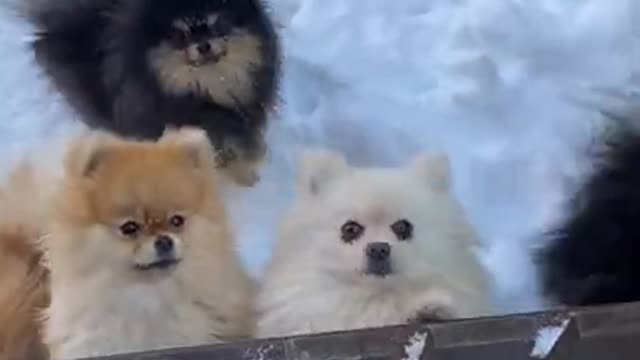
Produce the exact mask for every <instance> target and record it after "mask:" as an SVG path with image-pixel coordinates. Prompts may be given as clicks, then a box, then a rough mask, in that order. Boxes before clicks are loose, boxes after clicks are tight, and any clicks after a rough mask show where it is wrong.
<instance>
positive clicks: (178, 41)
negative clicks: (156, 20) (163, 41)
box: [171, 29, 188, 46]
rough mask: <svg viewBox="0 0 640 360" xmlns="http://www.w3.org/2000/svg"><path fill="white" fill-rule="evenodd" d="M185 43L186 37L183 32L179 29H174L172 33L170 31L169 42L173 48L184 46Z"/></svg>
mask: <svg viewBox="0 0 640 360" xmlns="http://www.w3.org/2000/svg"><path fill="white" fill-rule="evenodd" d="M187 41H188V36H187V34H186V33H185V32H184V31H182V30H180V29H174V30H173V31H171V42H172V43H173V44H174V45H175V46H186V44H187Z"/></svg>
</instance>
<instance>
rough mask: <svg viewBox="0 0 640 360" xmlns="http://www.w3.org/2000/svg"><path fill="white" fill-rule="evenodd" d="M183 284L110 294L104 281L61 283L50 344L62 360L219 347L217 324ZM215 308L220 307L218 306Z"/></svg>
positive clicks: (164, 283)
mask: <svg viewBox="0 0 640 360" xmlns="http://www.w3.org/2000/svg"><path fill="white" fill-rule="evenodd" d="M178 285H179V284H176V283H173V282H171V281H161V282H159V283H158V284H140V285H137V286H132V285H129V286H127V287H124V288H123V289H122V290H121V291H114V292H112V293H105V292H104V291H102V290H101V289H103V288H104V287H105V286H114V288H119V287H118V286H117V285H115V284H113V285H111V284H108V282H107V283H101V281H100V280H99V279H96V280H95V283H94V284H90V285H87V286H86V288H83V289H78V288H77V287H73V286H70V287H66V286H65V284H64V283H62V284H60V283H57V284H55V287H54V289H53V291H54V293H56V294H61V295H60V296H56V297H55V298H54V301H53V302H52V304H51V307H50V309H49V311H48V314H49V316H50V319H49V321H48V326H47V339H48V342H49V343H50V345H51V349H52V353H53V354H52V355H53V356H54V358H57V359H75V358H80V357H87V356H99V355H105V354H115V353H122V352H135V351H144V350H150V349H161V348H167V347H177V346H188V345H198V344H205V343H209V342H217V341H220V339H217V338H216V337H215V336H214V334H213V333H214V329H215V326H214V324H215V320H214V319H212V318H211V317H212V316H211V315H213V314H207V308H206V307H205V304H200V305H199V304H198V299H194V298H193V297H192V295H191V294H186V296H185V294H184V293H183V289H181V288H180V287H179V286H178ZM212 305H213V306H215V304H212Z"/></svg>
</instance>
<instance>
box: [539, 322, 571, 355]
mask: <svg viewBox="0 0 640 360" xmlns="http://www.w3.org/2000/svg"><path fill="white" fill-rule="evenodd" d="M568 325H569V320H564V321H563V322H562V324H561V325H559V326H545V327H543V328H541V329H539V330H538V334H537V336H536V339H535V343H534V345H533V349H532V350H531V354H530V356H531V357H532V358H535V359H546V358H547V356H549V354H551V351H552V350H553V348H554V347H555V346H556V343H557V342H558V340H560V337H561V336H562V334H564V331H565V330H566V329H567V326H568Z"/></svg>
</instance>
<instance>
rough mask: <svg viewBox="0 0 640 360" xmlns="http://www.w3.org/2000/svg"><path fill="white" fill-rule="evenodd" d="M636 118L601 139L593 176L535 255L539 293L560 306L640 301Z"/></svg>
mask: <svg viewBox="0 0 640 360" xmlns="http://www.w3.org/2000/svg"><path fill="white" fill-rule="evenodd" d="M638 115H640V113H634V115H633V116H632V118H629V119H619V121H618V122H615V123H614V127H613V128H612V129H611V130H612V131H611V132H610V133H607V134H606V137H604V138H603V139H604V141H602V143H601V144H602V145H603V147H602V151H598V152H597V154H596V158H595V159H594V160H595V161H596V163H595V165H596V166H595V169H594V173H593V174H592V175H590V176H589V177H588V178H587V179H586V181H585V183H584V184H583V185H582V187H581V188H580V189H579V190H578V191H577V193H576V194H575V195H574V196H573V198H572V200H571V202H570V203H569V208H568V210H569V213H568V218H567V219H566V220H565V221H564V222H563V223H562V224H561V226H559V227H558V228H557V229H555V230H554V231H553V232H551V239H550V240H551V243H550V244H549V245H548V246H547V247H546V248H545V249H543V250H542V252H540V253H538V254H537V255H538V256H539V258H538V260H539V261H540V263H539V264H540V266H541V270H542V279H543V289H544V290H545V292H546V295H548V296H551V298H553V299H554V300H555V301H559V302H561V303H562V304H565V305H569V306H589V305H601V304H609V303H620V302H632V301H640V261H638V260H639V259H640V130H639V128H638V127H637V126H638V123H640V116H638ZM634 122H635V123H634Z"/></svg>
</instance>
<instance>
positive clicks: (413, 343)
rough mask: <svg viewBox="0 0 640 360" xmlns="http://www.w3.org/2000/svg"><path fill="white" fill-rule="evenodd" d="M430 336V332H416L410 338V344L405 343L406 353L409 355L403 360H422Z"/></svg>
mask: <svg viewBox="0 0 640 360" xmlns="http://www.w3.org/2000/svg"><path fill="white" fill-rule="evenodd" d="M428 336H429V333H426V332H425V333H420V332H416V333H415V334H414V335H413V336H412V337H411V338H410V339H409V344H408V345H405V347H404V353H405V355H407V356H406V357H404V358H402V360H420V359H421V358H422V353H423V352H424V347H425V345H426V342H427V337H428Z"/></svg>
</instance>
